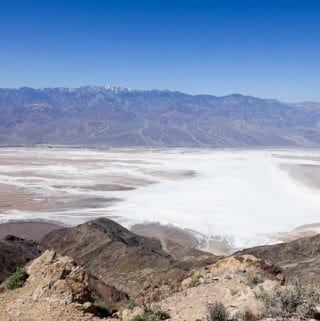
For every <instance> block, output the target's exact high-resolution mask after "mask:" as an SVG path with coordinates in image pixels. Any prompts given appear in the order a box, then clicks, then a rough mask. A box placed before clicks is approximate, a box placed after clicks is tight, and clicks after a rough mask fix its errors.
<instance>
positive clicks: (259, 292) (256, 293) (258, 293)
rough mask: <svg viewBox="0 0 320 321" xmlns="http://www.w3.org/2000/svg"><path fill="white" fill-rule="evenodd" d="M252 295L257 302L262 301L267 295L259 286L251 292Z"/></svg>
mask: <svg viewBox="0 0 320 321" xmlns="http://www.w3.org/2000/svg"><path fill="white" fill-rule="evenodd" d="M253 294H254V297H255V298H256V299H257V300H262V301H264V300H265V299H266V297H267V295H268V293H267V291H266V290H265V289H264V287H263V286H261V285H260V286H259V287H258V289H257V290H254V291H253Z"/></svg>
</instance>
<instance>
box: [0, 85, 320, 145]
mask: <svg viewBox="0 0 320 321" xmlns="http://www.w3.org/2000/svg"><path fill="white" fill-rule="evenodd" d="M319 124H320V103H316V102H310V103H297V104H289V103H283V102H280V101H278V100H272V99H259V98H255V97H251V96H243V95H239V94H232V95H228V96H223V97H216V96H212V95H189V94H185V93H181V92H177V91H170V90H131V89H127V88H122V87H118V86H113V85H112V86H104V87H103V86H100V87H99V86H85V87H79V88H44V89H33V88H20V89H0V145H2V146H4V145H32V144H37V143H44V144H66V145H81V146H82V145H86V146H111V147H112V146H113V147H131V146H150V147H167V146H169V147H180V146H181V147H258V146H262V147H263V146H288V147H294V146H297V147H317V146H319V145H320V128H319Z"/></svg>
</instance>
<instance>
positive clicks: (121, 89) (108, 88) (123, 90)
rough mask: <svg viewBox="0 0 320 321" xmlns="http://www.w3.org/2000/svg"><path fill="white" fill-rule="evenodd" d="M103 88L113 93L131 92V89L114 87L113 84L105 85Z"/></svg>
mask: <svg viewBox="0 0 320 321" xmlns="http://www.w3.org/2000/svg"><path fill="white" fill-rule="evenodd" d="M104 88H105V89H106V90H110V91H113V92H115V93H119V92H131V91H132V89H130V88H126V87H122V86H119V85H115V84H110V85H106V86H104Z"/></svg>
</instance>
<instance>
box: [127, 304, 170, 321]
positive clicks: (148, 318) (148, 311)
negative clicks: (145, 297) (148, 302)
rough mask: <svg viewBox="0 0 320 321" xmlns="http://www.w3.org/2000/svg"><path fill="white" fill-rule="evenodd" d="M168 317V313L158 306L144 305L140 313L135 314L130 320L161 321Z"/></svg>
mask: <svg viewBox="0 0 320 321" xmlns="http://www.w3.org/2000/svg"><path fill="white" fill-rule="evenodd" d="M169 318H170V315H169V314H168V313H167V312H166V311H163V310H161V309H160V307H158V306H155V307H150V306H145V307H144V311H143V313H142V314H139V315H136V316H135V317H133V318H132V319H130V321H161V320H167V319H169Z"/></svg>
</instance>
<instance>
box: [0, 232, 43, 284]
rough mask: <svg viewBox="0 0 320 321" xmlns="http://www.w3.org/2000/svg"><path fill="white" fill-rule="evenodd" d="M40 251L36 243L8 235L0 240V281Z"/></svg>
mask: <svg viewBox="0 0 320 321" xmlns="http://www.w3.org/2000/svg"><path fill="white" fill-rule="evenodd" d="M40 253H41V251H40V249H39V248H38V245H37V243H35V242H33V241H27V240H24V239H21V238H18V237H15V236H12V235H8V236H7V237H6V238H5V239H4V240H2V241H0V283H1V282H3V281H4V280H5V279H6V278H7V277H9V276H10V275H11V274H12V273H14V272H15V271H16V269H17V268H18V267H22V266H24V265H25V264H26V263H28V262H29V261H31V260H33V259H34V258H36V257H38V256H39V255H40Z"/></svg>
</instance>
